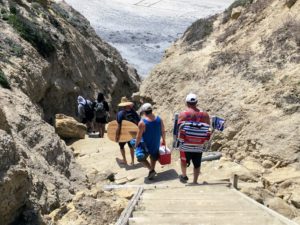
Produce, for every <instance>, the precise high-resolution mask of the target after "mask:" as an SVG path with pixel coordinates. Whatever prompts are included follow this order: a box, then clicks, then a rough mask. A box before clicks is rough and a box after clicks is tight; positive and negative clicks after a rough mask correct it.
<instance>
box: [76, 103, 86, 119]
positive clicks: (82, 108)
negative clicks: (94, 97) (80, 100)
mask: <svg viewBox="0 0 300 225" xmlns="http://www.w3.org/2000/svg"><path fill="white" fill-rule="evenodd" d="M78 114H79V117H80V119H83V118H85V111H84V106H83V105H81V104H80V105H79V106H78Z"/></svg>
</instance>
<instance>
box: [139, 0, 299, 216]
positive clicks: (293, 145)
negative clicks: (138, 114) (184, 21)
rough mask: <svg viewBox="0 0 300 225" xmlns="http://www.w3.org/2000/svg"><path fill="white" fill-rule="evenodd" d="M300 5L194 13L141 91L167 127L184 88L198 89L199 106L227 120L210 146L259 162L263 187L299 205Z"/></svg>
mask: <svg viewBox="0 0 300 225" xmlns="http://www.w3.org/2000/svg"><path fill="white" fill-rule="evenodd" d="M299 11H300V2H299V1H281V0H268V1H266V0H257V1H236V2H235V3H234V5H233V6H232V7H230V8H229V9H228V10H226V11H225V12H224V13H223V14H222V15H217V16H213V17H210V18H208V19H200V20H198V21H196V22H195V23H194V24H193V25H192V26H191V27H190V28H188V30H187V31H186V32H185V34H184V35H183V37H182V38H181V39H179V40H178V41H177V42H176V43H175V44H174V45H173V46H172V47H171V48H170V49H168V50H167V51H166V53H165V57H164V59H163V61H162V62H161V63H160V64H159V65H158V66H156V68H155V69H154V70H153V71H152V72H151V74H150V76H149V77H148V78H147V79H146V80H145V82H143V84H142V87H141V92H140V93H141V95H143V96H147V97H149V98H152V100H153V101H154V102H155V106H156V108H157V112H158V113H159V114H161V115H162V117H163V118H164V119H165V120H166V124H167V127H168V129H169V131H170V130H171V129H172V118H173V114H174V112H178V111H180V110H182V109H184V107H185V106H184V99H185V96H186V94H188V93H189V92H194V93H196V94H197V95H198V96H199V106H200V107H201V108H203V109H204V110H207V111H208V112H209V113H210V114H212V115H218V116H221V117H224V118H226V120H227V122H226V123H227V128H226V131H225V132H224V134H223V135H219V136H217V137H216V138H215V142H214V144H213V146H212V149H213V150H218V151H222V152H224V153H226V155H228V156H230V157H231V158H232V159H233V160H235V161H236V162H238V163H240V164H242V165H245V166H247V165H248V166H249V167H251V169H252V170H255V167H256V175H255V176H256V178H257V180H261V179H262V180H264V179H265V178H266V180H267V182H264V187H265V188H269V190H270V191H271V192H270V193H272V194H273V196H274V195H279V196H280V197H282V198H283V199H285V201H286V202H288V203H290V204H291V205H293V206H292V207H294V206H295V207H296V208H299V206H298V205H297V204H294V203H292V201H291V200H290V199H289V198H288V196H290V195H291V196H294V197H295V198H297V196H298V194H299V191H297V188H298V187H299V174H300V173H299V160H300V148H299V146H300V136H299V134H300V85H299V84H300V83H299V82H300V78H299V73H300V66H299V63H300V32H299V30H300V29H299V28H300V14H299ZM253 165H257V166H253ZM258 166H259V167H258ZM286 166H288V168H293V169H291V170H289V169H287V170H284V168H285V167H286ZM288 171H294V172H291V173H290V172H288ZM267 174H269V175H267ZM270 174H272V175H270ZM292 174H293V175H292ZM297 174H298V175H297ZM268 176H269V177H268ZM276 176H277V178H278V179H275V180H274V179H271V178H270V177H273V178H275V177H276ZM297 177H298V178H297ZM269 178H270V179H269ZM287 180H289V185H288V186H285V185H283V186H282V187H281V184H282V183H283V182H284V181H287ZM264 181H265V180H264ZM293 182H294V183H293ZM293 185H294V186H293ZM270 187H271V188H270ZM297 193H298V194H297ZM272 194H271V195H272ZM296 215H297V213H296V214H295V215H292V216H291V217H295V216H296Z"/></svg>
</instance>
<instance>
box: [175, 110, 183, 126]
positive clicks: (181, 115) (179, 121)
mask: <svg viewBox="0 0 300 225" xmlns="http://www.w3.org/2000/svg"><path fill="white" fill-rule="evenodd" d="M184 121H185V113H184V112H181V113H179V115H178V122H177V124H178V126H179V125H180V124H181V123H183V122H184Z"/></svg>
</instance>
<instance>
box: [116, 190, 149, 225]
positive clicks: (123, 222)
mask: <svg viewBox="0 0 300 225" xmlns="http://www.w3.org/2000/svg"><path fill="white" fill-rule="evenodd" d="M143 190H144V189H143V188H142V187H139V188H138V189H137V192H136V193H135V194H134V196H133V198H132V199H131V200H130V202H129V203H128V205H127V207H126V208H125V209H124V210H123V212H122V214H121V215H120V217H119V219H118V221H117V222H116V225H127V224H128V220H129V217H131V216H132V212H133V210H134V208H135V206H136V205H137V203H138V201H139V199H140V197H141V195H142V193H143Z"/></svg>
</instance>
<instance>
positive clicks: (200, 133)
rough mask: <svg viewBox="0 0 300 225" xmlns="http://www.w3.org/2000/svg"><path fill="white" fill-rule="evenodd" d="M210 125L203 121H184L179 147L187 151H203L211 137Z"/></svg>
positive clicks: (180, 130) (180, 132)
mask: <svg viewBox="0 0 300 225" xmlns="http://www.w3.org/2000/svg"><path fill="white" fill-rule="evenodd" d="M209 128H210V126H209V125H208V124H206V123H201V122H184V123H183V124H182V125H181V126H180V128H179V138H178V140H179V143H180V144H179V147H180V150H182V151H186V152H202V151H204V150H205V149H206V145H207V142H208V141H209V139H210V136H211V131H210V129H209Z"/></svg>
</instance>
